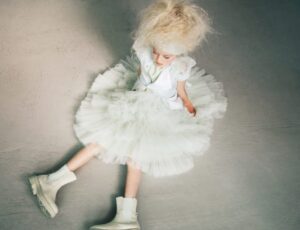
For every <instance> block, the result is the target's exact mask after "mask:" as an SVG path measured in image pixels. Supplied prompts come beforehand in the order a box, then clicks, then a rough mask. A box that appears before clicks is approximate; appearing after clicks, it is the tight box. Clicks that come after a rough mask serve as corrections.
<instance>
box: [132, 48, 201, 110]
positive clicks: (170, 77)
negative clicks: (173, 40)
mask: <svg viewBox="0 0 300 230" xmlns="http://www.w3.org/2000/svg"><path fill="white" fill-rule="evenodd" d="M134 51H135V53H136V56H137V58H138V59H139V61H140V67H141V74H140V76H139V77H138V79H137V81H136V82H135V84H134V86H133V88H132V89H133V90H147V89H149V90H151V91H152V92H154V93H156V94H158V95H159V96H161V97H162V98H163V101H164V102H165V103H166V104H167V105H168V106H169V108H170V109H183V103H182V100H181V98H180V97H178V95H177V81H185V80H187V79H188V78H189V76H190V72H191V68H192V67H193V66H194V65H195V64H196V62H195V61H194V59H192V58H191V57H189V56H180V57H176V59H175V60H174V61H172V62H171V63H170V64H169V65H168V66H166V67H164V68H159V67H157V65H156V64H155V63H154V61H153V58H152V48H151V47H142V48H141V47H139V48H135V47H134ZM187 84H189V83H187ZM189 85H190V84H189Z"/></svg>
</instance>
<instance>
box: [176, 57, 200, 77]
mask: <svg viewBox="0 0 300 230" xmlns="http://www.w3.org/2000/svg"><path fill="white" fill-rule="evenodd" d="M195 65H196V61H195V60H194V59H193V58H191V57H188V56H185V57H178V58H177V59H175V60H174V62H173V63H172V69H171V73H172V75H174V77H175V79H176V80H177V81H185V80H187V79H188V78H189V77H190V75H191V70H192V67H193V66H195Z"/></svg>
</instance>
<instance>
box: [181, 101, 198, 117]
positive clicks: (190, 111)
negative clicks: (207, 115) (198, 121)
mask: <svg viewBox="0 0 300 230" xmlns="http://www.w3.org/2000/svg"><path fill="white" fill-rule="evenodd" d="M184 106H185V107H186V108H187V110H188V111H189V113H191V115H192V116H193V117H194V116H196V113H197V111H196V109H195V107H194V106H193V104H192V103H191V102H187V103H184Z"/></svg>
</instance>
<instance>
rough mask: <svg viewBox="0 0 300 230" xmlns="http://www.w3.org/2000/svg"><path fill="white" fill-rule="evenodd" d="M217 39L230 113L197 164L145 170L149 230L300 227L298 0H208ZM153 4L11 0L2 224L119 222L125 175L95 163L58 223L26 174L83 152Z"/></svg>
mask: <svg viewBox="0 0 300 230" xmlns="http://www.w3.org/2000/svg"><path fill="white" fill-rule="evenodd" d="M198 2H199V3H200V4H201V5H202V6H203V7H204V8H205V9H206V10H207V11H208V12H209V14H210V15H211V17H212V18H213V19H214V27H215V29H216V30H217V31H218V32H219V34H218V35H214V36H211V37H210V38H209V42H208V43H207V44H206V45H205V46H204V47H203V49H201V50H198V51H197V52H195V53H194V57H195V58H196V60H197V62H198V65H199V66H200V67H204V68H205V69H206V70H207V71H208V72H209V73H211V74H213V75H215V76H216V78H217V79H218V80H220V81H222V82H223V83H224V87H225V90H226V92H227V96H228V100H229V106H228V112H227V113H226V117H225V118H224V119H222V120H217V121H216V123H215V132H214V135H213V137H212V144H211V148H210V149H209V151H208V152H207V153H206V155H204V156H203V157H200V158H198V159H196V162H195V168H194V169H193V170H192V171H190V172H188V173H186V174H183V175H180V176H175V177H169V178H163V179H155V178H152V177H150V176H147V175H144V176H143V181H142V184H141V188H140V193H139V199H138V213H139V220H140V223H141V225H142V227H143V230H161V229H163V230H168V229H172V230H175V229H177V230H179V229H188V230H194V229H202V230H218V229H220V230H225V229H229V230H240V229H245V230H253V229H255V230H267V229H268V230H282V229H289V230H294V229H295V230H296V229H299V228H300V216H299V215H300V214H299V213H300V210H299V199H300V186H299V173H300V170H299V163H300V156H299V149H300V144H299V140H300V129H299V127H300V126H299V125H300V118H299V117H300V116H299V111H300V103H299V96H300V79H299V77H300V76H299V73H300V71H299V51H300V48H299V34H300V33H299V27H300V23H299V12H300V11H299V10H300V4H299V1H297V0H290V1H278V0H276V1H266V0H260V1H258V0H257V1H250V0H249V1H246V0H242V1H238V0H227V1H223V0H210V1H204V0H203V1H198ZM147 3H148V1H146V0H143V1H133V0H130V1H120V0H119V1H118V0H113V1H112V0H111V1H109V0H106V1H100V0H99V1H96V0H93V1H92V0H86V1H79V0H73V1H72V0H63V1H60V0H52V1H50V0H45V1H36V0H27V1H21V0H19V1H17V0H6V1H5V0H3V1H1V2H0V111H1V114H0V132H1V133H0V134H1V138H0V147H1V149H0V179H1V180H0V188H1V189H0V229H2V230H10V229H40V230H42V229H53V230H59V229H68V230H73V229H74V230H77V229H78V230H79V229H87V228H88V227H89V226H91V225H93V224H95V223H101V222H105V221H108V220H110V219H111V218H112V217H113V215H114V212H115V196H116V195H120V194H122V192H123V186H124V179H125V178H124V175H125V172H126V168H125V167H124V166H119V165H106V164H104V163H102V162H101V161H99V160H96V159H94V160H92V161H90V162H89V163H88V165H87V166H85V167H83V168H81V169H79V170H78V171H77V175H78V180H77V181H76V182H75V183H72V184H70V185H68V186H66V187H64V188H63V189H62V190H60V192H59V193H58V197H57V203H58V206H59V208H60V212H59V214H58V215H57V216H56V217H55V218H54V219H47V218H46V217H44V216H43V214H42V213H41V212H40V210H39V209H38V208H37V203H36V201H35V199H34V197H33V196H32V195H31V194H30V190H29V186H28V184H27V182H26V177H27V176H28V175H31V174H32V173H49V172H51V171H53V170H55V169H57V168H58V167H60V166H61V165H62V164H63V163H65V162H66V161H67V160H68V159H69V158H70V157H71V156H72V155H73V154H75V153H76V151H77V150H79V149H80V148H81V147H82V146H81V145H80V143H79V141H78V140H77V139H76V138H75V136H74V133H73V130H72V123H73V121H74V113H75V111H76V109H77V108H78V106H79V103H80V100H82V99H83V97H84V96H85V93H86V91H87V89H88V88H89V87H90V85H91V83H92V81H93V79H94V78H95V76H96V74H97V73H99V72H102V71H104V70H105V69H107V68H109V67H111V66H113V65H114V64H116V63H117V62H118V61H119V59H120V58H124V57H125V55H126V54H128V52H129V48H130V45H131V44H132V40H131V39H130V37H129V32H130V31H131V30H132V29H133V28H134V26H135V24H136V22H135V18H136V14H137V12H138V11H139V10H140V9H141V8H143V7H144V6H146V5H147Z"/></svg>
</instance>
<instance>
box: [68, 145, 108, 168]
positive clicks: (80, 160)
mask: <svg viewBox="0 0 300 230" xmlns="http://www.w3.org/2000/svg"><path fill="white" fill-rule="evenodd" d="M102 149H103V148H102V147H101V146H100V145H98V144H94V143H91V144H89V145H87V146H85V147H84V148H83V149H81V150H80V151H79V152H78V153H76V155H75V156H73V157H72V158H71V160H69V161H68V163H67V166H68V168H69V169H70V170H71V171H75V170H76V169H78V168H80V167H81V166H83V165H85V164H86V163H87V162H88V161H89V160H90V159H91V158H93V157H94V156H95V155H96V154H97V153H99V152H100V151H101V150H102Z"/></svg>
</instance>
